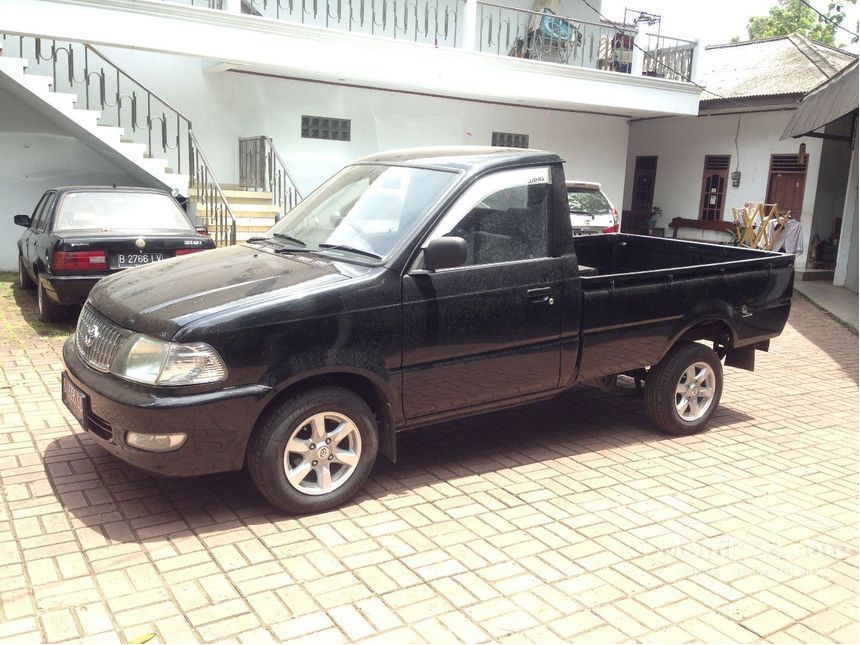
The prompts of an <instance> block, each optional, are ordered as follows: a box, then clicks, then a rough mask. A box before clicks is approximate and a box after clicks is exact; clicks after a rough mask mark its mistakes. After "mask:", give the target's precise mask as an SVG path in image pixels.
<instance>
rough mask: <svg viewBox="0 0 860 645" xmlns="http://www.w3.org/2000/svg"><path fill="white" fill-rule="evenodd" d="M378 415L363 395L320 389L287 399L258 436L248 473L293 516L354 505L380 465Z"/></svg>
mask: <svg viewBox="0 0 860 645" xmlns="http://www.w3.org/2000/svg"><path fill="white" fill-rule="evenodd" d="M378 444H379V439H378V435H377V429H376V415H375V414H374V413H373V411H372V410H371V409H370V407H368V405H367V403H366V402H365V401H364V399H362V398H361V397H360V396H358V395H357V394H355V393H354V392H351V391H350V390H346V389H344V388H340V387H328V386H326V387H317V388H313V389H308V390H305V391H303V392H300V393H297V394H295V395H293V396H292V397H290V398H288V399H286V400H284V401H283V402H282V403H280V404H279V405H278V407H277V408H275V409H274V410H273V411H272V412H271V413H270V414H269V415H268V416H266V417H265V418H264V419H263V421H262V422H261V424H260V425H259V427H258V428H257V429H256V430H255V431H254V434H253V435H252V436H251V440H250V443H249V445H248V453H247V464H248V471H249V473H250V475H251V478H252V479H253V480H254V484H255V485H256V486H257V489H258V490H259V491H260V492H261V493H262V494H263V496H264V497H265V498H266V499H268V500H269V501H270V502H272V504H274V505H275V506H277V507H278V508H281V509H283V510H285V511H287V512H289V513H296V514H302V513H317V512H320V511H325V510H329V509H332V508H335V507H337V506H340V505H342V504H344V503H346V502H347V501H349V500H350V499H351V498H352V497H353V496H354V495H355V494H356V493H357V492H358V491H359V490H360V489H361V487H362V486H363V485H364V482H365V481H366V480H367V477H368V476H369V475H370V471H371V470H372V468H373V464H374V461H375V460H376V452H377V448H378Z"/></svg>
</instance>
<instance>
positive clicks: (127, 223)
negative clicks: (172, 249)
mask: <svg viewBox="0 0 860 645" xmlns="http://www.w3.org/2000/svg"><path fill="white" fill-rule="evenodd" d="M54 230H56V231H84V230H96V231H182V232H185V233H187V232H190V231H191V230H192V229H191V224H190V223H189V221H188V218H186V217H185V213H183V212H182V209H181V208H179V205H178V204H177V203H176V201H175V200H174V199H173V198H172V197H170V196H169V195H164V194H162V193H147V192H139V193H138V192H121V191H112V190H104V191H93V192H80V193H68V194H67V195H66V196H65V197H63V200H62V201H61V202H60V206H59V208H58V209H57V221H56V222H55V224H54Z"/></svg>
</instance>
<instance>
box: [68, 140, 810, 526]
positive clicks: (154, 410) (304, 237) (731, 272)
mask: <svg viewBox="0 0 860 645" xmlns="http://www.w3.org/2000/svg"><path fill="white" fill-rule="evenodd" d="M793 266H794V258H793V256H790V255H784V254H779V253H771V252H767V251H760V250H755V249H747V248H738V247H731V246H722V245H715V244H705V243H700V242H688V241H682V240H673V239H664V238H653V237H643V236H637V235H626V234H605V235H592V236H586V237H576V238H574V236H573V235H572V234H571V224H570V208H569V205H568V199H567V192H566V187H565V176H564V170H563V161H562V160H561V159H560V158H559V157H558V156H557V155H555V154H552V153H548V152H541V151H536V150H521V149H506V148H472V147H469V148H463V147H458V148H425V149H414V150H401V151H394V152H388V153H382V154H377V155H374V156H370V157H366V158H364V159H361V160H359V161H357V162H355V163H353V164H350V165H348V166H347V167H345V168H344V169H343V170H341V171H340V172H338V173H337V174H335V175H334V176H333V177H332V178H330V179H329V180H327V181H326V182H325V183H324V184H322V186H320V187H319V188H318V189H317V190H316V191H315V192H313V193H312V194H311V195H310V196H309V197H307V198H306V199H305V200H304V201H303V202H301V203H300V204H299V205H298V206H296V207H295V208H294V209H293V210H291V211H290V212H289V213H287V215H286V217H285V218H283V219H282V220H281V221H279V222H278V223H276V224H275V225H274V226H273V227H272V228H271V229H270V230H269V231H268V232H266V233H265V234H261V235H260V236H259V237H255V238H251V239H248V240H247V241H245V242H243V243H240V244H238V245H235V246H231V247H226V248H220V249H217V250H214V251H210V252H208V253H201V254H196V255H188V256H186V257H183V258H175V259H168V260H163V261H161V262H157V263H155V264H152V265H151V266H143V267H140V268H135V269H134V270H131V271H126V272H122V273H120V274H117V275H113V276H110V277H107V278H105V279H103V280H101V281H99V282H98V284H96V286H95V287H94V288H93V290H92V292H91V294H90V296H89V298H88V299H87V301H86V303H85V306H84V308H83V310H82V312H81V316H80V318H79V321H78V325H77V329H76V331H75V334H74V335H73V336H71V337H70V338H69V339H68V341H67V342H66V344H65V346H64V349H63V357H64V360H65V365H66V370H65V372H64V373H63V375H62V396H63V400H64V402H65V403H66V405H67V406H68V407H69V408H70V409H71V411H72V412H73V414H74V415H75V417H76V418H77V419H78V421H79V422H80V423H81V425H82V426H83V428H84V429H85V430H86V431H87V432H88V433H90V434H91V436H92V438H93V440H94V441H95V442H97V443H98V444H100V445H101V446H103V447H104V448H105V449H107V450H108V451H109V452H111V453H113V454H114V455H116V456H117V457H119V458H120V459H123V460H125V461H126V462H128V463H130V464H133V465H134V466H137V467H139V468H141V469H143V470H146V471H149V472H153V473H160V474H164V475H170V476H190V475H201V474H206V473H213V472H221V471H230V470H239V469H242V468H247V469H248V471H249V473H250V476H251V478H252V479H253V481H254V483H255V485H256V486H257V488H258V489H259V490H260V492H261V493H262V494H263V495H264V496H265V497H266V498H267V499H268V500H269V501H271V502H272V503H273V504H274V505H275V506H277V507H279V508H280V509H283V510H284V511H287V512H289V513H297V514H299V513H313V512H317V511H322V510H325V509H330V508H333V507H336V506H338V505H341V504H343V503H344V502H346V501H347V500H349V499H350V498H351V497H352V496H353V495H355V494H356V492H357V491H358V490H360V488H361V487H362V485H363V484H364V482H365V480H366V479H367V477H368V475H369V473H370V471H371V469H372V467H373V464H374V461H375V459H376V457H377V454H378V453H381V454H383V455H384V456H386V457H388V458H389V459H391V460H396V438H397V434H398V433H400V432H401V431H405V430H409V429H412V428H416V427H420V426H425V425H428V424H431V423H435V422H438V421H442V420H447V419H452V418H459V417H464V416H468V415H474V414H479V413H484V412H490V411H495V410H499V409H502V408H507V407H513V406H519V405H523V404H527V403H534V402H536V401H541V400H544V399H549V398H551V397H553V396H555V395H557V394H558V393H560V392H563V391H565V390H567V389H569V388H571V387H572V386H574V385H575V384H579V383H584V384H602V385H606V384H607V383H610V382H612V381H614V379H615V378H616V377H617V376H618V375H628V376H633V377H635V378H636V379H637V382H639V383H643V384H644V386H643V387H642V397H643V399H644V411H645V413H646V414H647V416H648V417H649V418H650V420H651V421H652V422H653V424H654V425H655V426H656V427H657V428H659V429H660V430H662V431H663V432H666V433H670V434H674V435H685V434H690V433H694V432H699V431H701V430H703V429H704V428H705V426H706V425H707V423H708V420H709V418H710V417H711V416H712V415H713V413H714V410H715V409H716V408H717V406H718V404H719V402H720V395H721V392H722V388H723V369H722V366H723V363H725V364H726V365H729V366H734V367H738V368H742V369H748V370H752V369H753V368H754V361H755V352H756V350H767V349H768V343H769V341H770V339H771V338H773V337H775V336H778V335H779V334H780V332H781V331H782V329H783V327H784V325H785V323H786V320H787V318H788V314H789V309H790V306H791V294H792V287H793V280H794V269H793ZM571 423H574V422H573V421H572V422H571Z"/></svg>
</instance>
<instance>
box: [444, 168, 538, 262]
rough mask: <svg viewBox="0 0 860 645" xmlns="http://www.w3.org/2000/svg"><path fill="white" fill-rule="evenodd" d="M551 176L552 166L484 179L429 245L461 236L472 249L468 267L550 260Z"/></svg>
mask: <svg viewBox="0 0 860 645" xmlns="http://www.w3.org/2000/svg"><path fill="white" fill-rule="evenodd" d="M549 177H550V174H549V169H548V168H524V169H518V170H509V171H503V172H499V173H495V174H493V175H490V176H488V177H485V178H482V179H479V180H478V181H477V182H475V184H474V185H473V186H472V187H471V188H469V190H467V191H466V193H465V194H464V195H463V196H462V197H461V198H460V199H459V200H458V201H457V203H455V204H454V205H453V206H452V207H451V209H450V210H449V211H448V213H447V214H446V215H445V217H443V218H442V221H441V222H440V223H439V225H438V226H437V227H436V229H435V231H434V232H433V233H432V234H431V236H430V237H429V238H428V241H429V240H431V239H434V238H436V237H442V236H455V237H462V238H463V239H464V240H466V245H467V248H468V255H467V259H466V266H470V265H472V266H474V265H481V264H494V263H497V262H515V261H518V260H529V259H532V258H541V257H546V256H547V255H548V245H547V228H548V226H547V225H548V219H549V193H550V179H549Z"/></svg>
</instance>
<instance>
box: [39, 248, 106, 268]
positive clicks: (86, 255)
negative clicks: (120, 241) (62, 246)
mask: <svg viewBox="0 0 860 645" xmlns="http://www.w3.org/2000/svg"><path fill="white" fill-rule="evenodd" d="M51 265H52V266H53V268H54V271H104V270H105V269H106V268H107V258H106V257H105V252H104V251H54V255H53V258H52V260H51Z"/></svg>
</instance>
